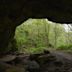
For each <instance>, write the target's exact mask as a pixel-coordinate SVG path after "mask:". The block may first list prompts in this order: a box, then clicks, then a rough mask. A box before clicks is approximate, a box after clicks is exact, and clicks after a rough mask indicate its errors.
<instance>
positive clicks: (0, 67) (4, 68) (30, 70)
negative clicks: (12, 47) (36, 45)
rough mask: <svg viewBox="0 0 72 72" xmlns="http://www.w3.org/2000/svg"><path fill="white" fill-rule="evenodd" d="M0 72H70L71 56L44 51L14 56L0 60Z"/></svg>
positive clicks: (61, 52)
mask: <svg viewBox="0 0 72 72" xmlns="http://www.w3.org/2000/svg"><path fill="white" fill-rule="evenodd" d="M0 72H72V54H71V53H68V52H66V51H58V50H51V49H49V50H45V51H44V52H43V53H39V54H30V55H28V54H24V53H20V54H14V55H7V56H5V58H3V59H0Z"/></svg>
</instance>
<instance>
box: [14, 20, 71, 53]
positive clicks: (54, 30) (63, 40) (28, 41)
mask: <svg viewBox="0 0 72 72" xmlns="http://www.w3.org/2000/svg"><path fill="white" fill-rule="evenodd" d="M70 28H71V27H70ZM15 38H16V41H17V47H18V50H19V51H26V52H31V53H35V52H41V51H43V50H44V49H48V48H52V49H59V50H60V49H61V50H69V49H70V50H72V31H70V30H69V31H66V30H65V28H64V25H63V24H59V23H53V22H50V21H48V20H47V19H29V20H27V21H26V22H24V23H23V24H22V25H20V26H18V27H17V29H16V35H15Z"/></svg>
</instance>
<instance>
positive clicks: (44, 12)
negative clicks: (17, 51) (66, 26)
mask: <svg viewBox="0 0 72 72" xmlns="http://www.w3.org/2000/svg"><path fill="white" fill-rule="evenodd" d="M28 18H48V19H49V20H52V21H55V22H60V23H72V1H71V0H0V53H6V52H8V50H9V49H7V48H8V45H9V43H10V42H11V41H12V40H13V37H14V34H15V29H16V27H17V26H18V25H20V24H21V23H22V22H24V21H25V20H27V19H28Z"/></svg>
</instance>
